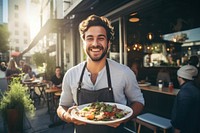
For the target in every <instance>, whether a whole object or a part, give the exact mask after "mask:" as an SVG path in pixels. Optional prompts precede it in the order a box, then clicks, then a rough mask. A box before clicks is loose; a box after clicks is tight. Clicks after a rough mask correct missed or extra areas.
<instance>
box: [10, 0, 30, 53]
mask: <svg viewBox="0 0 200 133" xmlns="http://www.w3.org/2000/svg"><path fill="white" fill-rule="evenodd" d="M8 30H9V32H10V38H9V43H10V44H9V45H10V51H11V56H15V55H12V54H13V53H16V52H19V53H21V52H22V51H23V50H24V48H25V47H26V46H27V45H29V43H30V27H29V16H28V3H27V1H26V0H14V1H10V0H9V1H8ZM16 56H18V54H16Z"/></svg>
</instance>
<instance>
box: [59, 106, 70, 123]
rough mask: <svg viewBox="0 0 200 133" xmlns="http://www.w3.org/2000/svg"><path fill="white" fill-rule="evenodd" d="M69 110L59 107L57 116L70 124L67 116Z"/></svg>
mask: <svg viewBox="0 0 200 133" xmlns="http://www.w3.org/2000/svg"><path fill="white" fill-rule="evenodd" d="M67 110H68V108H67V107H64V106H59V107H58V109H57V115H58V117H59V118H60V119H61V120H63V121H66V122H69V121H68V120H67V119H66V115H67V113H68V112H67Z"/></svg>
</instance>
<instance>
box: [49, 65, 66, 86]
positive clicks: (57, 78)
mask: <svg viewBox="0 0 200 133" xmlns="http://www.w3.org/2000/svg"><path fill="white" fill-rule="evenodd" d="M62 81H63V74H62V73H61V67H60V66H57V67H56V70H55V75H53V77H52V78H51V82H52V84H53V86H56V87H59V88H61V87H62Z"/></svg>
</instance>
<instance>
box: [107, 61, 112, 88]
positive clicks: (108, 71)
mask: <svg viewBox="0 0 200 133" xmlns="http://www.w3.org/2000/svg"><path fill="white" fill-rule="evenodd" d="M106 71H107V80H108V87H109V90H110V89H111V90H112V83H111V78H110V68H109V65H108V61H107V60H106Z"/></svg>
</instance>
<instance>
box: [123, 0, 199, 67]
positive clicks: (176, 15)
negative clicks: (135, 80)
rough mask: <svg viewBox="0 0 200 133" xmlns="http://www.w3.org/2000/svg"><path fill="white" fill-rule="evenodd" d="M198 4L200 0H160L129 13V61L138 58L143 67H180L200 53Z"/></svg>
mask: <svg viewBox="0 0 200 133" xmlns="http://www.w3.org/2000/svg"><path fill="white" fill-rule="evenodd" d="M176 5H179V7H178V8H177V7H176ZM197 5H200V1H197V0H192V1H191V2H189V3H188V1H187V0H184V1H179V0H170V2H167V1H165V0H161V1H158V2H154V3H153V5H148V4H147V5H142V7H143V8H139V9H137V10H132V11H131V12H130V13H129V14H127V16H126V18H127V21H126V24H127V52H128V61H129V63H130V62H132V61H133V60H138V61H140V62H141V65H142V67H180V66H182V65H183V64H186V63H187V60H188V59H189V58H190V56H192V55H197V56H200V48H199V45H200V17H199V16H198V15H196V13H197V12H198V10H199V8H198V6H197ZM164 9H167V10H164ZM184 11H185V12H184Z"/></svg>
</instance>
